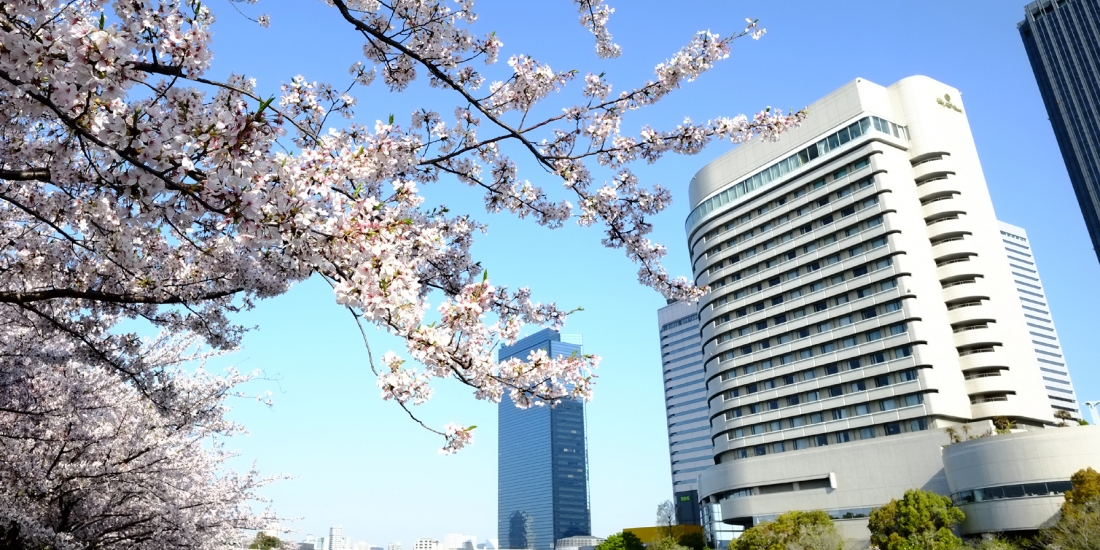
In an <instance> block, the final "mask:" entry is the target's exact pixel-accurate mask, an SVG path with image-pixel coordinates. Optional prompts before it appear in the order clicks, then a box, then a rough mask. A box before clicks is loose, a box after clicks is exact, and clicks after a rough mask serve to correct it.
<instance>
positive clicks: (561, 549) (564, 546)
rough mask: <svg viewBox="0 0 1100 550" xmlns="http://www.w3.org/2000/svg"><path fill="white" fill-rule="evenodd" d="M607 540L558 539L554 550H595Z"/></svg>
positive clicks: (593, 538)
mask: <svg viewBox="0 0 1100 550" xmlns="http://www.w3.org/2000/svg"><path fill="white" fill-rule="evenodd" d="M605 540H607V539H601V538H600V537H593V536H581V535H578V536H575V537H566V538H564V539H558V542H557V543H555V544H554V550H594V549H595V548H596V546H599V544H600V543H602V542H604V541H605Z"/></svg>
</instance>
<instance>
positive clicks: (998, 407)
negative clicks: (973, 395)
mask: <svg viewBox="0 0 1100 550" xmlns="http://www.w3.org/2000/svg"><path fill="white" fill-rule="evenodd" d="M1012 397H1013V396H1011V395H1010V396H1007V400H1006V401H986V402H984V403H972V404H971V405H970V414H971V416H973V417H974V419H975V420H977V419H979V418H992V417H994V416H1011V415H1012V413H1013V409H1014V407H1013V406H1012V401H1011V400H1012Z"/></svg>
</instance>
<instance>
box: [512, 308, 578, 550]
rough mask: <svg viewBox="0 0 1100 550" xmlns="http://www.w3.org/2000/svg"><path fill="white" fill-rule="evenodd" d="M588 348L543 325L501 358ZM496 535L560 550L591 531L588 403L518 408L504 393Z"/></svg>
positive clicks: (516, 544)
mask: <svg viewBox="0 0 1100 550" xmlns="http://www.w3.org/2000/svg"><path fill="white" fill-rule="evenodd" d="M536 349H544V350H546V351H547V354H548V355H550V356H551V357H556V356H558V355H565V356H569V355H571V354H573V353H574V352H576V353H581V342H580V338H579V337H576V336H569V335H561V334H558V332H557V331H555V330H550V329H547V330H543V331H540V332H537V333H535V334H532V335H531V336H528V337H526V338H523V339H522V340H519V341H518V342H516V343H515V345H513V346H504V347H503V348H501V350H500V354H499V359H500V360H501V361H504V360H506V359H510V358H512V357H517V358H520V359H526V358H527V355H528V354H529V353H530V352H531V351H532V350H536ZM498 418H499V424H500V431H499V435H498V447H499V448H498V453H499V454H498V459H497V537H498V538H499V539H500V545H501V547H503V548H532V549H535V550H553V548H554V542H555V541H557V540H558V539H563V538H565V537H572V536H576V535H591V534H592V515H591V511H590V509H589V505H588V459H587V457H588V448H587V442H586V440H585V422H584V404H583V403H582V402H580V401H573V400H565V401H562V402H561V403H558V404H557V405H556V406H554V407H549V406H545V407H531V408H529V409H519V408H517V407H516V406H515V405H514V404H513V403H512V401H511V400H510V399H509V398H508V396H507V395H505V397H504V400H502V401H501V403H500V405H499V409H498Z"/></svg>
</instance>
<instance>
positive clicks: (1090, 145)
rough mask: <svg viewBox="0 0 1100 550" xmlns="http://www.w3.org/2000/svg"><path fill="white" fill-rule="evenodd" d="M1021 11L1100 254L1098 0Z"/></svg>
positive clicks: (1048, 2)
mask: <svg viewBox="0 0 1100 550" xmlns="http://www.w3.org/2000/svg"><path fill="white" fill-rule="evenodd" d="M1024 14H1025V19H1024V20H1023V21H1021V22H1020V24H1019V29H1020V37H1021V38H1022V39H1023V41H1024V49H1025V50H1026V51H1027V56H1028V59H1030V60H1031V68H1032V70H1033V71H1034V72H1035V80H1036V81H1037V82H1038V84H1039V92H1040V93H1041V94H1042V96H1043V103H1044V104H1045V105H1046V108H1047V115H1049V117H1050V124H1051V126H1053V127H1054V136H1055V137H1056V138H1057V139H1058V147H1059V149H1061V151H1062V158H1063V159H1064V160H1065V162H1066V169H1067V170H1068V171H1069V179H1070V182H1072V183H1073V190H1074V191H1075V192H1076V194H1077V202H1078V203H1079V204H1080V206H1081V213H1082V214H1083V215H1084V217H1085V225H1086V226H1087V227H1088V230H1089V235H1090V236H1091V237H1092V246H1093V249H1094V250H1095V251H1096V253H1097V254H1100V44H1098V43H1097V42H1098V40H1100V39H1098V36H1100V33H1097V28H1100V0H1042V1H1039V2H1032V3H1030V4H1028V5H1027V6H1025V7H1024Z"/></svg>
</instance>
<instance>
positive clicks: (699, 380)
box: [665, 373, 703, 391]
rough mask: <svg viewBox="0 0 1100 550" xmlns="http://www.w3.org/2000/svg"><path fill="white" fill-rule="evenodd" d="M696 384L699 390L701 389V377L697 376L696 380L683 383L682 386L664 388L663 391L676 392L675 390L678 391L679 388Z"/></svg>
mask: <svg viewBox="0 0 1100 550" xmlns="http://www.w3.org/2000/svg"><path fill="white" fill-rule="evenodd" d="M700 374H702V373H700ZM696 384H698V385H699V387H700V388H701V387H702V384H703V377H702V376H699V378H697V379H695V380H692V381H690V382H685V383H683V384H677V385H675V386H672V387H671V388H665V391H672V390H677V389H680V388H686V387H688V386H694V385H696Z"/></svg>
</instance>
